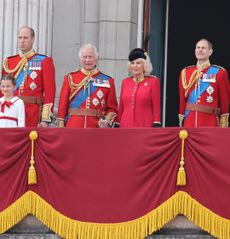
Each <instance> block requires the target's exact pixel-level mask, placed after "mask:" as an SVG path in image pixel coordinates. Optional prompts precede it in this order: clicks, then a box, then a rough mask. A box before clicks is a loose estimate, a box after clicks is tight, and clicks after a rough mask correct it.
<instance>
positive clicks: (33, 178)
mask: <svg viewBox="0 0 230 239" xmlns="http://www.w3.org/2000/svg"><path fill="white" fill-rule="evenodd" d="M29 137H30V140H31V158H30V168H29V172H28V184H29V185H34V184H37V173H36V169H35V167H34V164H35V161H34V141H35V140H36V139H37V137H38V133H37V131H35V130H34V131H31V132H30V135H29Z"/></svg>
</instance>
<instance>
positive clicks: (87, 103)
mask: <svg viewBox="0 0 230 239" xmlns="http://www.w3.org/2000/svg"><path fill="white" fill-rule="evenodd" d="M79 59H80V64H81V66H82V68H81V70H78V71H75V72H71V73H68V74H67V75H66V76H65V77H64V82H63V85H62V89H61V94H60V99H59V106H58V127H72V128H97V127H100V128H105V127H110V126H112V125H113V122H114V119H115V118H116V116H117V99H116V92H115V86H114V80H113V79H112V78H111V77H110V76H107V75H105V74H103V73H102V72H101V71H99V70H98V68H97V61H98V52H97V48H96V47H95V46H94V45H92V44H85V45H83V46H82V47H81V48H80V51H79Z"/></svg>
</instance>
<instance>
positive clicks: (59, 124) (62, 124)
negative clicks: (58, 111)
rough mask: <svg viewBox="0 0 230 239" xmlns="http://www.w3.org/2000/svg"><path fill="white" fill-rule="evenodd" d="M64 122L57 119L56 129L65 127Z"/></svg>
mask: <svg viewBox="0 0 230 239" xmlns="http://www.w3.org/2000/svg"><path fill="white" fill-rule="evenodd" d="M64 123H65V121H64V119H62V118H57V127H58V128H63V127H65V124H64Z"/></svg>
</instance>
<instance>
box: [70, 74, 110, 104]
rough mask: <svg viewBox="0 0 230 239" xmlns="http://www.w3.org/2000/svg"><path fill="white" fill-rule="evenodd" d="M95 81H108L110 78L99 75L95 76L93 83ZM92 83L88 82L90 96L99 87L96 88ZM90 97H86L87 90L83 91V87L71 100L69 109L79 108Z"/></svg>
mask: <svg viewBox="0 0 230 239" xmlns="http://www.w3.org/2000/svg"><path fill="white" fill-rule="evenodd" d="M97 79H100V80H102V81H108V80H109V79H110V77H109V76H107V75H104V74H102V73H101V74H100V75H98V76H96V78H95V79H94V81H97ZM94 81H90V95H92V94H93V92H94V91H95V90H97V88H98V87H99V86H100V85H99V84H97V86H94V84H93V82H94ZM101 87H103V84H102V85H101ZM90 95H88V90H87V89H85V90H84V87H82V89H81V90H79V92H78V93H77V94H76V95H75V97H74V98H73V100H72V102H71V103H70V106H69V108H79V107H80V106H81V105H82V104H83V103H84V102H85V101H86V99H87V97H89V96H90Z"/></svg>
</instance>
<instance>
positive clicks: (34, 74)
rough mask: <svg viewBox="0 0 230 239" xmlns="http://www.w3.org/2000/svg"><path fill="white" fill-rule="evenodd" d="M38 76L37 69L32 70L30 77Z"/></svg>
mask: <svg viewBox="0 0 230 239" xmlns="http://www.w3.org/2000/svg"><path fill="white" fill-rule="evenodd" d="M37 76H38V74H37V73H36V72H35V71H32V72H31V73H30V78H31V79H32V80H34V79H35V78H36V77H37Z"/></svg>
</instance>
